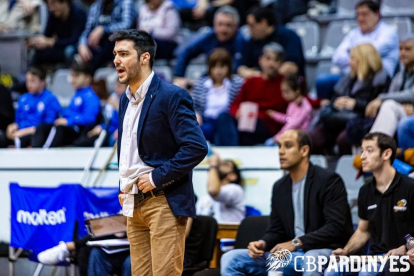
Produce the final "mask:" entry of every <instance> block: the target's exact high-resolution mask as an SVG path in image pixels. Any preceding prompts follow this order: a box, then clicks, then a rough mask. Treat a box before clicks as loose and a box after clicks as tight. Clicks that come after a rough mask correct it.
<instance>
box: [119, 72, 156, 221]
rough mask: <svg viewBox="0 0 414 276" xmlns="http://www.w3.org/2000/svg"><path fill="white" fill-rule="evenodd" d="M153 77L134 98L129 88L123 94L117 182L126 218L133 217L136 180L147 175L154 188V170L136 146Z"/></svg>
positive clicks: (147, 80) (149, 78) (140, 88)
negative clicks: (143, 109) (146, 97)
mask: <svg viewBox="0 0 414 276" xmlns="http://www.w3.org/2000/svg"><path fill="white" fill-rule="evenodd" d="M153 77H154V72H151V74H150V75H149V76H148V78H147V79H146V80H145V81H144V82H143V83H142V85H141V86H140V87H139V88H138V90H137V91H136V92H135V97H134V95H133V93H132V91H131V88H130V87H129V86H128V87H127V89H126V92H125V93H126V96H127V98H128V100H129V103H128V107H127V109H126V112H125V117H124V122H123V129H122V140H121V152H120V155H119V180H120V186H121V191H122V192H124V194H125V200H124V204H123V208H122V211H123V214H124V216H127V217H132V216H133V212H134V194H137V193H138V187H137V185H136V182H137V180H138V178H139V177H140V176H141V175H143V174H148V173H149V174H150V181H151V184H152V185H153V186H154V187H155V185H154V182H153V181H152V176H151V171H152V170H154V168H153V167H150V166H148V165H147V164H145V163H144V161H142V159H141V158H140V156H139V153H138V145H137V131H138V123H139V118H140V116H141V110H142V106H143V104H144V99H145V96H146V94H147V92H148V88H149V86H150V84H151V81H152V78H153Z"/></svg>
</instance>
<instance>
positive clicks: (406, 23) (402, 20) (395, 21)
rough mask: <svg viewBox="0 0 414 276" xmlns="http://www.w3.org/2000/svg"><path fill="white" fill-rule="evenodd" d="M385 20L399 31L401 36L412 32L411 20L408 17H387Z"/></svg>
mask: <svg viewBox="0 0 414 276" xmlns="http://www.w3.org/2000/svg"><path fill="white" fill-rule="evenodd" d="M384 21H385V22H386V23H387V24H389V25H391V26H392V27H393V28H394V29H395V30H396V31H397V33H398V36H399V37H401V36H402V35H404V34H407V33H411V32H412V29H413V28H412V24H411V20H410V18H408V17H394V18H386V19H384Z"/></svg>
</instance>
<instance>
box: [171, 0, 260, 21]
mask: <svg viewBox="0 0 414 276" xmlns="http://www.w3.org/2000/svg"><path fill="white" fill-rule="evenodd" d="M172 1H173V2H174V3H175V4H176V5H177V7H178V8H179V10H180V16H181V18H182V20H183V21H184V22H189V23H193V24H194V23H195V22H200V23H202V21H204V22H205V23H207V24H208V25H209V26H211V25H213V23H214V14H215V13H216V12H217V10H218V9H220V8H221V7H223V6H226V5H229V6H232V7H234V8H236V9H237V12H238V14H239V15H240V16H241V17H242V19H241V25H244V23H245V20H244V17H245V16H246V11H247V9H248V7H249V6H251V5H252V4H251V3H248V2H249V1H246V0H221V1H215V0H172ZM251 2H252V1H251Z"/></svg>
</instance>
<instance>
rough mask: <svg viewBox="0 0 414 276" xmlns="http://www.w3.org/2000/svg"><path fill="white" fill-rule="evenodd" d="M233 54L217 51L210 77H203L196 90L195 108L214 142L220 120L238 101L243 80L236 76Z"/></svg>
mask: <svg viewBox="0 0 414 276" xmlns="http://www.w3.org/2000/svg"><path fill="white" fill-rule="evenodd" d="M232 64H233V61H232V58H231V55H230V54H229V53H228V52H227V51H226V50H224V49H220V48H219V49H216V50H214V51H213V52H212V53H211V55H210V57H209V59H208V76H206V77H202V78H200V79H199V80H198V81H197V82H196V83H195V85H194V88H193V93H192V96H193V100H194V109H195V111H196V113H197V119H198V122H199V124H200V125H201V129H202V130H203V133H204V136H205V137H206V139H207V140H209V141H210V142H212V143H214V141H215V139H217V138H216V137H215V134H216V130H217V128H218V127H219V126H217V123H216V119H217V118H218V116H219V115H220V114H221V113H223V112H228V110H229V107H230V104H231V103H232V102H233V100H234V98H236V96H237V94H238V93H239V91H240V88H241V86H242V84H243V79H242V78H240V77H238V76H236V75H234V76H232V72H233V66H232Z"/></svg>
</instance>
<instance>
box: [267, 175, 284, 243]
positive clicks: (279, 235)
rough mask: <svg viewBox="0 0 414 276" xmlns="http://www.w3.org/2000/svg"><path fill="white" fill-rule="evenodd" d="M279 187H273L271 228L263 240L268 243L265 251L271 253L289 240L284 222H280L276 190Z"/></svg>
mask: <svg viewBox="0 0 414 276" xmlns="http://www.w3.org/2000/svg"><path fill="white" fill-rule="evenodd" d="M277 185H278V183H276V184H275V185H274V186H273V196H272V213H271V214H270V219H269V227H268V228H267V230H266V233H265V234H264V235H263V237H262V238H261V240H263V241H265V242H266V248H265V251H270V250H271V249H272V248H273V247H274V246H275V245H276V244H278V243H281V242H285V241H287V240H288V238H287V236H286V233H285V230H284V227H283V224H282V221H281V220H280V217H279V214H278V211H277V210H278V204H277V197H276V196H275V188H276V186H277Z"/></svg>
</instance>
